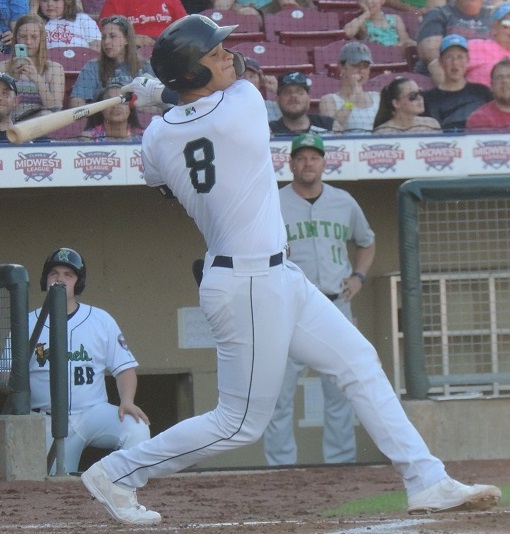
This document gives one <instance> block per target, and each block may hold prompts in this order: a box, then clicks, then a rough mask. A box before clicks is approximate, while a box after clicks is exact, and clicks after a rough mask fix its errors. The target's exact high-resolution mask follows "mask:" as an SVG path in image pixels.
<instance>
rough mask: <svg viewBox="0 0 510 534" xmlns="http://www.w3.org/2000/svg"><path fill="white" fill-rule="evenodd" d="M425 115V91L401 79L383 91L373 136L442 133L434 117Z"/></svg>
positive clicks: (400, 77) (401, 77)
mask: <svg viewBox="0 0 510 534" xmlns="http://www.w3.org/2000/svg"><path fill="white" fill-rule="evenodd" d="M424 111H425V106H424V103H423V91H422V90H421V89H420V88H419V87H418V85H417V83H416V82H415V81H414V80H411V79H409V78H405V77H403V76H399V77H398V78H395V79H394V80H392V81H391V82H390V83H389V84H388V85H386V86H384V87H383V89H382V91H381V103H380V105H379V110H378V111H377V115H376V116H375V120H374V133H375V134H383V135H402V134H415V133H420V134H423V133H427V134H429V133H440V132H441V126H440V125H439V122H437V121H436V119H433V118H432V117H422V116H421V115H422V114H423V112H424Z"/></svg>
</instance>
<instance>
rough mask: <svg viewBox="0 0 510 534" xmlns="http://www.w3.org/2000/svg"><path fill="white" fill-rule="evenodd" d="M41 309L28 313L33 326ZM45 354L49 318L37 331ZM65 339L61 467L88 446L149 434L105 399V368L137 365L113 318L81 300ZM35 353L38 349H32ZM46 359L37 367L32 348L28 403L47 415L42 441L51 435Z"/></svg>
mask: <svg viewBox="0 0 510 534" xmlns="http://www.w3.org/2000/svg"><path fill="white" fill-rule="evenodd" d="M40 312H41V309H40V308H39V309H37V310H34V311H32V312H31V313H30V314H29V317H28V319H29V331H30V332H32V331H33V329H34V327H35V324H36V321H37V318H38V317H39V315H40ZM39 343H41V344H43V351H44V355H45V356H46V358H47V357H48V354H49V318H48V319H47V321H46V323H45V325H44V328H43V329H42V331H41V335H40V336H39ZM67 343H68V361H69V364H68V381H69V382H68V384H69V388H68V391H69V396H68V413H69V425H68V436H67V438H65V440H64V450H65V470H66V471H67V472H75V471H77V470H78V465H79V462H80V457H81V453H82V452H83V449H84V448H85V447H87V446H89V445H90V446H94V447H99V448H105V449H118V448H127V447H132V446H133V445H137V444H138V443H140V442H142V441H145V440H147V439H149V438H150V431H149V427H148V426H147V425H146V424H145V423H144V422H143V421H140V422H138V423H137V422H136V420H135V419H134V417H132V416H131V415H126V416H125V417H124V420H123V421H120V419H119V412H118V406H114V405H113V404H109V403H108V396H107V392H106V385H105V372H106V371H109V372H110V373H111V374H112V375H113V376H114V377H115V376H117V375H118V374H119V373H121V372H122V371H124V370H126V369H130V368H132V367H137V366H138V363H137V361H136V360H135V358H134V356H133V355H132V354H131V352H130V350H129V348H128V346H127V344H126V341H125V339H124V336H123V335H122V332H121V331H120V328H119V327H118V325H117V323H116V322H115V320H114V319H113V317H112V316H111V315H109V314H108V313H107V312H106V311H104V310H101V309H100V308H96V307H94V306H89V305H87V304H83V303H80V304H79V307H78V309H77V310H76V312H75V313H74V314H72V315H71V316H70V317H69V318H68V321H67ZM36 353H37V350H36ZM49 369H50V362H49V361H47V360H46V361H45V363H44V365H43V366H42V367H41V366H40V365H39V363H38V361H37V358H36V354H33V355H32V357H31V358H30V363H29V370H30V391H31V409H32V410H35V411H38V412H41V413H43V414H45V415H46V442H47V447H48V449H49V447H50V445H51V442H52V439H53V438H52V435H51V416H50V414H51V399H50V373H49Z"/></svg>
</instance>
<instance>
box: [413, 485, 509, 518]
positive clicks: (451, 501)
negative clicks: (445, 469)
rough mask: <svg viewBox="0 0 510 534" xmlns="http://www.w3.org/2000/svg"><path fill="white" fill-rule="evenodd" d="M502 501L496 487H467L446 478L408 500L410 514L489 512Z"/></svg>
mask: <svg viewBox="0 0 510 534" xmlns="http://www.w3.org/2000/svg"><path fill="white" fill-rule="evenodd" d="M500 499H501V491H500V489H499V488H497V487H496V486H487V485H484V484H475V485H474V486H466V485H465V484H461V483H460V482H457V481H456V480H454V479H453V478H450V477H446V478H444V479H443V480H440V481H439V482H436V484H433V485H432V486H430V487H428V488H427V489H424V490H423V491H420V492H419V493H416V494H415V495H411V496H410V497H409V498H408V499H407V504H408V507H407V512H408V513H409V514H426V513H434V512H446V511H458V510H488V509H489V508H492V507H493V506H496V505H497V504H498V502H499V500H500Z"/></svg>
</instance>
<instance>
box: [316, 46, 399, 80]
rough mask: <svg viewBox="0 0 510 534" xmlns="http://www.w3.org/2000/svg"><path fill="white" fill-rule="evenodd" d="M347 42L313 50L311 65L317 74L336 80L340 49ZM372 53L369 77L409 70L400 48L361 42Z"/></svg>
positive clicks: (338, 73)
mask: <svg viewBox="0 0 510 534" xmlns="http://www.w3.org/2000/svg"><path fill="white" fill-rule="evenodd" d="M347 42H349V41H348V40H344V41H338V42H336V43H331V44H329V45H327V46H322V47H315V48H314V49H313V63H314V65H315V72H316V73H317V74H327V75H328V76H330V77H332V78H338V77H339V75H340V67H339V66H338V57H339V55H340V49H341V48H342V47H343V46H344V45H345V44H346V43H347ZM363 42H364V43H365V44H366V45H367V46H368V47H369V48H370V51H371V53H372V59H373V60H374V63H373V65H372V68H371V69H370V76H371V77H372V76H377V75H378V74H381V73H383V72H387V71H389V72H404V71H408V70H409V64H408V63H407V60H406V57H405V50H406V49H405V48H403V47H401V46H384V45H380V44H376V43H370V42H368V41H363Z"/></svg>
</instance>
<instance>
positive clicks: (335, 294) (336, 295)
mask: <svg viewBox="0 0 510 534" xmlns="http://www.w3.org/2000/svg"><path fill="white" fill-rule="evenodd" d="M324 295H326V293H324ZM326 297H328V299H329V300H331V301H333V300H336V299H337V298H338V293H333V294H332V295H326Z"/></svg>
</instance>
